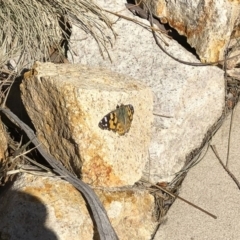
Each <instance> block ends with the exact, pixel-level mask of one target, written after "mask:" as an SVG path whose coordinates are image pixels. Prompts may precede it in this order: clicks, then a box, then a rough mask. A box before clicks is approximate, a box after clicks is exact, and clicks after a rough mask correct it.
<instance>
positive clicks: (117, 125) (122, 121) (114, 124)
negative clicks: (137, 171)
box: [98, 104, 134, 135]
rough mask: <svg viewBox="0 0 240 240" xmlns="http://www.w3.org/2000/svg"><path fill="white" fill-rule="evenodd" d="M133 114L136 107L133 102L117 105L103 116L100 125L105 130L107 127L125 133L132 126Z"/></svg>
mask: <svg viewBox="0 0 240 240" xmlns="http://www.w3.org/2000/svg"><path fill="white" fill-rule="evenodd" d="M133 114H134V108H133V106H132V105H131V104H128V105H123V104H121V105H120V106H119V105H117V107H116V109H115V110H113V111H112V112H110V113H108V114H107V115H106V116H104V117H103V119H102V120H101V121H100V122H99V124H98V126H99V127H100V128H101V129H103V130H106V129H107V130H111V131H113V132H117V133H118V134H119V135H124V134H125V133H127V132H128V131H129V129H130V127H131V123H132V120H133Z"/></svg>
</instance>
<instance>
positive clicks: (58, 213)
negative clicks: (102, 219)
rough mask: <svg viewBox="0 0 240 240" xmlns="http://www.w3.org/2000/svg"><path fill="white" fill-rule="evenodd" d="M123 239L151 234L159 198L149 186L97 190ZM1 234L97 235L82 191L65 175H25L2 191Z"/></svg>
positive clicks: (15, 236)
mask: <svg viewBox="0 0 240 240" xmlns="http://www.w3.org/2000/svg"><path fill="white" fill-rule="evenodd" d="M97 194H98V195H99V197H100V199H101V200H102V202H103V204H104V207H105V208H106V211H107V213H108V216H109V218H110V221H111V223H112V225H113V227H114V229H115V230H116V232H117V235H118V237H119V239H124V240H125V239H126V240H127V239H142V240H145V239H150V237H151V233H152V232H153V229H154V227H155V226H156V223H154V222H153V221H152V219H151V212H152V211H153V206H154V198H153V196H151V195H150V194H149V193H147V192H146V191H144V190H142V191H140V190H136V189H135V190H128V191H124V192H121V191H115V192H110V193H109V192H105V191H103V190H102V191H100V190H98V191H97ZM0 202H1V204H0V216H1V221H0V236H1V239H14V240H15V239H24V240H32V239H36V240H40V239H41V240H42V239H49V240H50V239H51V240H54V239H58V240H65V239H88V240H90V239H93V235H94V227H93V223H92V219H91V217H90V216H89V213H88V210H87V207H86V203H85V201H84V199H83V198H82V195H81V194H80V193H79V192H78V191H77V190H76V189H75V188H74V187H73V186H71V185H70V184H69V183H67V182H65V181H63V180H61V179H60V178H53V177H52V178H49V177H39V176H34V175H30V174H22V175H21V176H20V177H18V179H17V180H16V181H15V182H14V184H13V185H12V186H11V187H10V188H9V189H8V190H7V191H5V192H4V193H2V194H1V196H0Z"/></svg>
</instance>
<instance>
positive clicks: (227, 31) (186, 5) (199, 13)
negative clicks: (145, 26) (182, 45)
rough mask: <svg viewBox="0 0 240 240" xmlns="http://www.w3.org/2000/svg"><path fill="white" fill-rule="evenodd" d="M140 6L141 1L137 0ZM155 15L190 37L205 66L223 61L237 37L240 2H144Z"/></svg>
mask: <svg viewBox="0 0 240 240" xmlns="http://www.w3.org/2000/svg"><path fill="white" fill-rule="evenodd" d="M137 1H138V2H140V0H137ZM144 2H146V4H147V5H148V6H149V9H150V10H151V11H152V13H153V14H154V15H156V16H157V17H159V18H160V19H161V18H163V19H164V21H166V22H167V23H168V24H169V25H170V26H171V27H172V28H174V29H175V30H177V31H178V32H179V34H181V35H184V36H186V37H187V41H188V43H189V44H190V45H191V46H192V47H194V48H195V49H196V51H197V54H198V55H199V57H200V59H201V60H202V61H203V62H214V61H218V60H221V59H223V56H224V51H225V48H226V47H227V44H228V43H229V40H230V38H231V35H232V34H234V36H233V35H232V37H238V36H237V35H238V32H239V29H240V28H239V26H240V25H239V24H240V18H239V14H240V2H239V1H230V0H207V1H206V0H190V1H189V0H180V1H175V0H169V1H163V0H157V1H152V0H144Z"/></svg>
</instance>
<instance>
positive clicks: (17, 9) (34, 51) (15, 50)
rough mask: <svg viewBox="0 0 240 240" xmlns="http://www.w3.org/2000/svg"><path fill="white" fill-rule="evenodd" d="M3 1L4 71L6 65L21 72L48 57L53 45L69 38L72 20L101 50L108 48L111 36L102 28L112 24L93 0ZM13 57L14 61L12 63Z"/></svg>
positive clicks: (0, 39) (0, 60) (0, 49)
mask: <svg viewBox="0 0 240 240" xmlns="http://www.w3.org/2000/svg"><path fill="white" fill-rule="evenodd" d="M0 4H1V8H0V25H1V26H2V31H0V70H1V71H2V72H3V70H2V69H3V66H6V65H8V66H9V65H11V68H13V69H14V70H15V71H17V72H18V73H19V72H21V70H22V69H23V68H26V67H29V66H31V65H32V64H33V62H34V61H36V60H38V61H43V60H46V59H48V58H49V51H50V50H49V49H50V47H55V48H60V47H61V40H62V39H63V38H65V39H68V37H69V36H68V30H70V28H71V23H75V25H77V26H79V27H80V28H82V29H83V30H84V31H85V32H87V33H90V34H91V35H92V37H94V39H95V40H96V41H97V43H98V46H99V50H100V52H101V53H102V51H103V49H105V50H106V44H107V43H108V42H109V39H108V38H107V37H106V36H105V35H104V33H103V31H102V30H101V29H104V28H106V26H107V27H108V28H110V29H111V24H110V21H109V20H108V19H107V18H106V17H105V15H104V14H102V12H101V9H100V8H99V7H98V6H96V5H95V4H94V3H92V2H91V1H88V0H78V1H74V0H68V1H61V0H39V1H36V0H16V1H0ZM63 28H65V29H63ZM111 31H112V29H111ZM12 59H14V60H15V61H14V62H15V64H12V62H11V64H9V61H10V60H12ZM8 69H9V68H8Z"/></svg>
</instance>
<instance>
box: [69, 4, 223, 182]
mask: <svg viewBox="0 0 240 240" xmlns="http://www.w3.org/2000/svg"><path fill="white" fill-rule="evenodd" d="M98 4H100V5H101V6H102V7H103V8H104V9H109V10H111V11H114V12H118V13H119V14H122V15H125V16H127V17H130V18H134V19H135V20H139V21H141V22H143V23H146V24H148V21H147V20H143V19H141V18H139V17H134V16H133V15H132V14H131V13H130V12H129V11H128V10H126V9H125V5H124V4H125V2H124V1H120V0H118V1H98ZM124 9H125V10H124ZM108 16H109V17H110V19H111V20H112V22H113V23H114V24H113V28H114V30H115V32H116V33H117V38H116V39H112V43H113V47H112V48H111V47H110V46H109V54H110V56H111V59H112V62H110V61H109V60H107V59H105V60H104V59H103V58H102V57H101V56H100V54H99V51H98V47H97V44H96V42H95V41H94V39H92V38H91V36H89V35H87V34H85V33H84V32H83V31H81V30H80V29H77V28H73V35H72V37H71V41H72V44H71V47H72V49H73V50H74V52H75V53H76V55H74V56H73V57H74V59H73V60H74V62H79V63H83V64H88V65H91V66H104V67H108V68H109V69H111V70H112V71H115V72H119V73H124V74H128V75H131V76H134V78H136V79H139V80H141V81H142V82H144V83H145V84H147V85H148V86H150V87H151V88H152V91H153V93H154V113H156V114H158V116H157V115H155V120H154V125H153V135H152V141H151V145H150V148H149V156H150V157H149V161H148V162H147V165H146V166H147V168H146V175H149V174H150V178H149V179H150V180H152V181H155V182H157V181H161V180H163V181H164V180H171V179H172V177H173V176H174V173H176V172H178V171H179V170H180V169H181V168H182V166H183V165H184V162H185V157H186V156H187V155H188V154H189V153H190V152H191V151H192V150H193V149H196V148H198V147H199V146H200V144H201V142H202V140H203V138H204V136H205V133H206V132H207V130H208V129H209V128H210V127H211V126H212V125H213V124H214V123H215V122H216V121H217V119H218V118H219V117H220V116H221V114H222V109H223V107H224V96H225V92H224V78H223V71H222V70H220V69H218V68H217V67H214V66H209V67H193V66H188V65H184V64H181V63H178V62H176V61H175V60H173V59H171V58H170V57H168V56H166V54H164V53H163V52H162V51H161V50H160V49H159V48H158V47H157V46H156V44H155V42H154V39H153V37H152V33H151V32H149V31H147V30H145V29H144V28H142V27H141V26H139V25H137V24H135V23H133V22H130V21H127V20H124V19H121V18H118V17H115V16H113V15H110V14H109V15H108ZM85 38H86V39H85ZM77 39H82V40H81V41H77ZM165 40H166V42H168V44H169V47H165V49H166V50H167V51H168V52H169V53H171V54H172V55H174V56H175V57H177V58H179V59H182V60H185V61H189V62H198V60H197V59H196V57H195V56H194V55H192V54H191V53H189V52H187V51H186V50H185V49H183V48H182V47H181V46H180V45H179V44H177V43H176V42H175V41H174V40H169V39H165ZM162 44H163V43H162ZM163 46H165V45H164V44H163ZM69 56H70V55H69ZM105 56H106V55H105ZM141 114H142V115H144V119H145V120H147V119H148V118H149V116H148V115H146V114H145V113H144V112H141ZM159 115H160V116H159ZM145 120H144V121H145ZM149 167H150V169H149Z"/></svg>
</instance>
